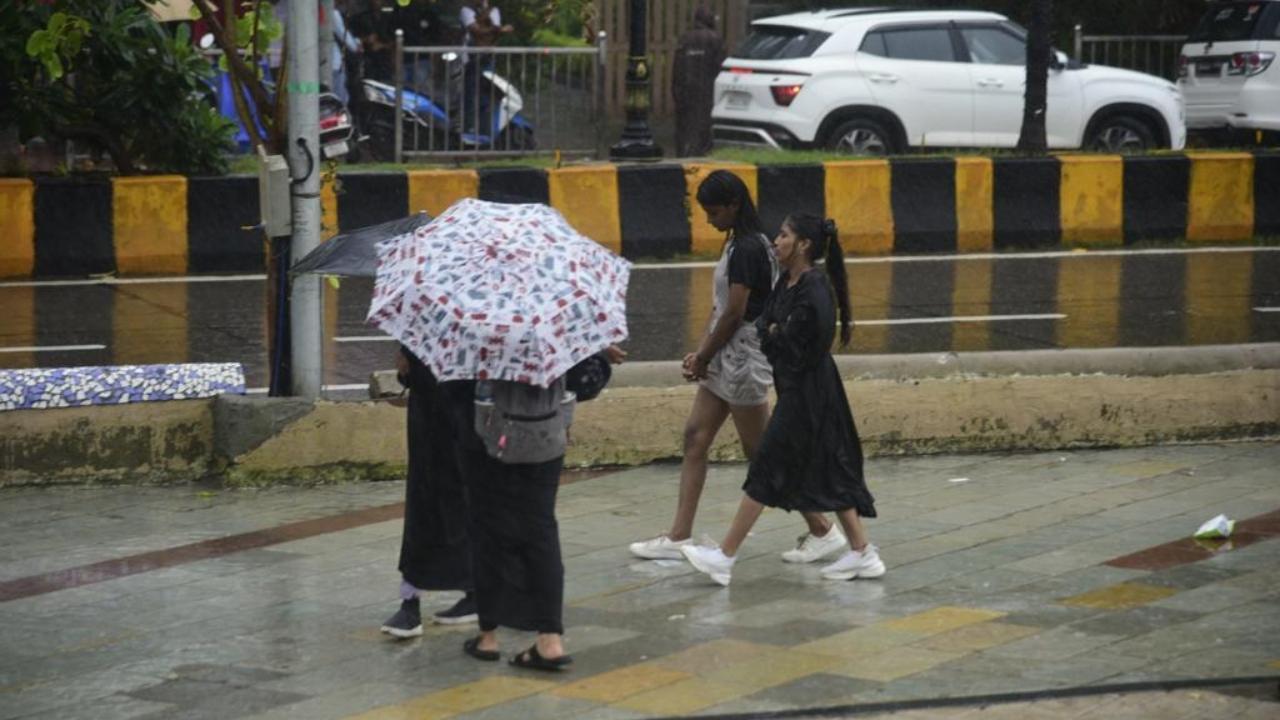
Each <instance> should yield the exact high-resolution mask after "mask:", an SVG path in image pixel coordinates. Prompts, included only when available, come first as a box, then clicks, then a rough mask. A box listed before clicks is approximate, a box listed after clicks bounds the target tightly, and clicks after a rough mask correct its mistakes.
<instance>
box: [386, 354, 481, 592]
mask: <svg viewBox="0 0 1280 720" xmlns="http://www.w3.org/2000/svg"><path fill="white" fill-rule="evenodd" d="M401 353H402V354H403V355H404V356H405V357H406V358H407V359H408V360H409V378H408V379H409V407H408V423H407V425H408V434H409V437H408V444H409V469H408V478H407V482H406V483H405V497H404V534H403V536H402V538H401V541H400V568H399V569H400V575H401V576H402V577H403V578H404V579H405V581H406V582H408V583H409V584H410V585H412V586H414V587H415V588H417V589H419V590H467V591H469V590H472V589H473V586H474V582H473V581H472V573H471V566H472V562H471V540H470V533H469V531H468V516H467V486H466V482H465V478H464V476H463V469H462V460H463V458H462V457H461V456H460V451H461V449H462V448H461V445H462V443H461V442H460V440H463V439H465V434H469V433H471V431H470V419H469V417H468V416H467V415H466V412H467V410H468V409H469V408H470V406H471V396H472V394H473V393H474V385H475V384H474V383H472V382H469V381H461V382H459V381H455V382H447V383H441V382H437V381H436V378H435V376H434V375H433V374H432V373H431V371H430V370H429V369H427V366H426V365H423V364H422V361H420V360H418V358H416V357H414V356H413V353H410V352H408V351H406V350H404V349H403V348H402V349H401Z"/></svg>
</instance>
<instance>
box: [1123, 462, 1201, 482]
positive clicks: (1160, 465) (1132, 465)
mask: <svg viewBox="0 0 1280 720" xmlns="http://www.w3.org/2000/svg"><path fill="white" fill-rule="evenodd" d="M1185 467H1187V466H1186V465H1185V464H1176V463H1170V462H1160V461H1159V460H1135V461H1134V462H1127V463H1121V464H1119V465H1109V466H1107V467H1106V468H1105V472H1107V473H1109V474H1112V475H1122V476H1124V477H1133V478H1149V477H1155V476H1157V475H1168V474H1169V473H1171V472H1177V471H1178V470H1182V469H1183V468H1185Z"/></svg>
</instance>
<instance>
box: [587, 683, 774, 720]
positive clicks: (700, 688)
mask: <svg viewBox="0 0 1280 720" xmlns="http://www.w3.org/2000/svg"><path fill="white" fill-rule="evenodd" d="M753 692H755V690H752V689H751V688H744V687H740V686H738V685H725V684H723V683H716V682H711V681H710V680H707V679H705V678H699V677H695V678H689V679H688V680H681V681H680V682H678V683H675V684H673V685H667V686H664V687H660V688H658V689H656V690H650V691H648V692H644V693H640V694H639V695H632V696H631V697H629V698H627V699H626V700H623V701H621V702H617V703H614V704H613V705H612V706H611V707H616V708H622V709H624V710H634V711H636V712H642V713H648V714H651V715H688V714H689V713H695V712H698V711H699V710H703V709H706V708H709V707H711V706H712V705H719V704H720V703H722V702H726V701H728V700H735V699H737V698H740V697H744V696H746V695H749V694H751V693H753Z"/></svg>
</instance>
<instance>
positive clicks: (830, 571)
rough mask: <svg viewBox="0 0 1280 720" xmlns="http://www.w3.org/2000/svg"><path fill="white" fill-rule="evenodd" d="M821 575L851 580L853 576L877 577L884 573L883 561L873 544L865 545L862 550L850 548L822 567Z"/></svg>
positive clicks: (830, 578) (827, 577) (829, 578)
mask: <svg viewBox="0 0 1280 720" xmlns="http://www.w3.org/2000/svg"><path fill="white" fill-rule="evenodd" d="M821 572H822V577H824V578H826V579H828V580H852V579H854V578H878V577H880V576H881V575H884V562H883V561H881V560H880V552H879V551H878V550H877V549H876V546H875V545H867V546H866V547H865V548H863V549H862V552H857V551H856V550H850V551H849V552H847V553H845V554H844V555H841V556H840V559H839V560H837V561H835V562H833V563H831V564H830V565H827V566H825V567H823V568H822V571H821Z"/></svg>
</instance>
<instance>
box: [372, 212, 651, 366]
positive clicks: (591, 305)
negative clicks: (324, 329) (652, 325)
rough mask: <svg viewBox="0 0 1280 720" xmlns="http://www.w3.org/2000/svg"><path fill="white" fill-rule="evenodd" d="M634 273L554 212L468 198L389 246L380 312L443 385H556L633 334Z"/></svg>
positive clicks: (382, 268)
mask: <svg viewBox="0 0 1280 720" xmlns="http://www.w3.org/2000/svg"><path fill="white" fill-rule="evenodd" d="M630 276H631V263H629V262H627V261H626V260H623V259H622V258H620V257H618V256H617V255H614V254H613V253H611V252H609V251H608V250H606V249H605V248H603V247H601V246H600V245H599V244H597V243H596V242H595V241H593V240H591V239H589V238H586V237H584V236H582V235H581V234H579V233H578V232H577V231H576V230H574V229H573V227H571V226H570V225H569V223H568V222H567V221H565V219H564V216H562V215H561V214H560V213H559V212H557V211H555V210H554V209H552V208H550V207H547V206H545V205H507V204H501V203H491V202H484V201H481V200H475V199H470V198H468V199H466V200H461V201H459V202H458V203H455V204H454V205H453V206H451V207H450V208H449V209H448V210H446V211H445V212H444V213H443V214H441V215H440V216H439V217H437V218H436V219H435V220H433V221H431V223H429V224H427V225H426V226H424V227H421V228H418V229H417V230H414V231H413V232H411V233H406V234H404V235H401V236H399V237H396V238H393V239H391V240H388V241H386V242H384V243H380V244H379V245H378V275H377V280H376V281H375V283H374V289H373V300H372V302H370V304H369V318H368V319H369V321H370V322H371V323H373V324H374V325H375V326H377V327H379V328H381V329H382V330H383V331H384V332H386V333H387V334H388V335H391V336H392V337H394V338H396V339H397V340H399V341H400V342H401V343H403V344H404V346H405V347H407V348H409V350H410V351H411V352H412V353H414V354H415V355H417V356H418V358H419V359H421V360H422V361H423V362H424V363H426V365H427V366H428V367H429V368H431V371H432V372H433V373H435V376H436V377H437V378H439V379H440V380H442V381H444V380H464V379H471V378H475V379H480V380H486V379H493V380H514V381H517V382H523V383H528V384H531V385H542V386H547V385H550V384H551V383H552V382H554V381H555V379H556V378H558V377H560V376H561V375H563V374H564V373H565V372H566V371H568V370H569V368H571V367H573V366H574V365H576V364H577V363H578V362H579V361H581V360H583V359H584V358H586V357H589V356H591V355H592V354H594V353H597V352H599V351H601V350H603V349H604V348H606V347H608V346H609V345H610V344H612V343H617V342H621V341H622V340H625V339H626V337H627V306H626V295H627V282H628V280H629V279H630Z"/></svg>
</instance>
